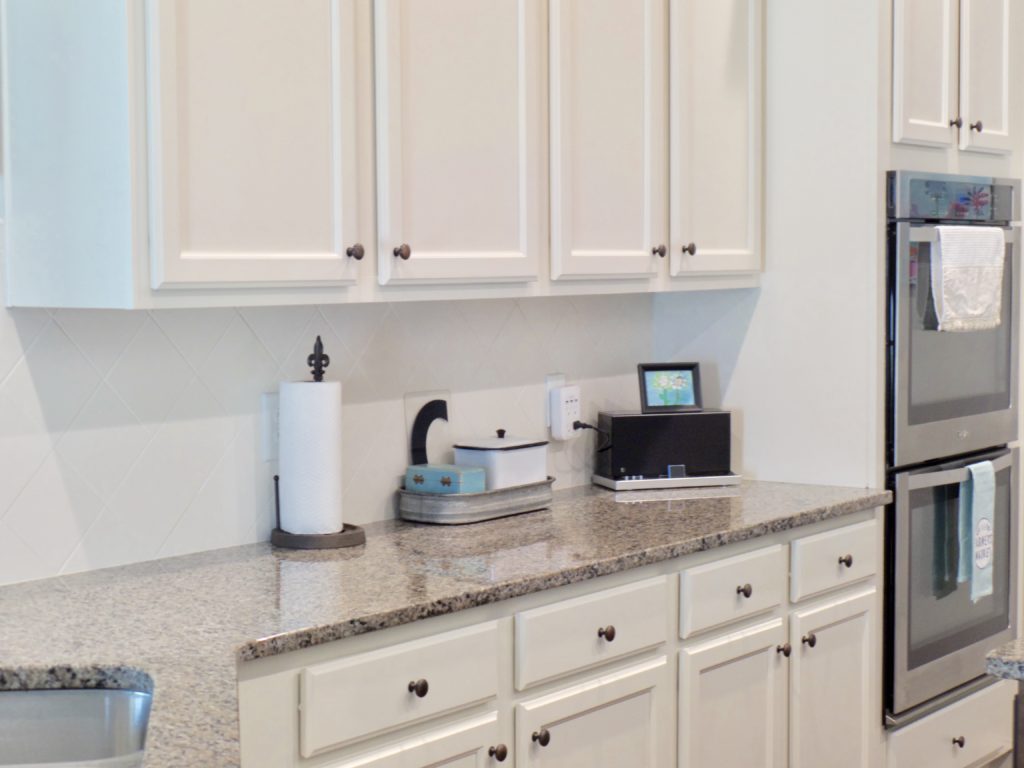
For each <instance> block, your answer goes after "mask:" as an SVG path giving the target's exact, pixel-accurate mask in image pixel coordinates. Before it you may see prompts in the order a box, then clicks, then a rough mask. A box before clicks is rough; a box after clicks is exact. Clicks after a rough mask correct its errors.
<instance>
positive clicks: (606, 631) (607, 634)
mask: <svg viewBox="0 0 1024 768" xmlns="http://www.w3.org/2000/svg"><path fill="white" fill-rule="evenodd" d="M597 636H598V637H603V638H604V639H605V640H607V641H608V642H609V643H610V642H613V641H614V640H615V627H614V626H613V625H611V624H609V625H608V626H607V627H601V628H600V629H599V630H597Z"/></svg>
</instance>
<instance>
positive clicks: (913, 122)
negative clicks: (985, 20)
mask: <svg viewBox="0 0 1024 768" xmlns="http://www.w3.org/2000/svg"><path fill="white" fill-rule="evenodd" d="M957 2H958V0H895V2H894V3H893V62H892V140H893V141H895V142H899V143H902V144H923V145H925V146H932V147H952V146H953V144H954V142H955V140H956V128H955V127H954V125H953V121H955V120H956V119H957V116H958V115H959V112H958V109H959V107H958V106H957V102H956V94H957V30H958V27H959V21H958V19H957Z"/></svg>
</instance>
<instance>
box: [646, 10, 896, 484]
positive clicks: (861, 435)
mask: <svg viewBox="0 0 1024 768" xmlns="http://www.w3.org/2000/svg"><path fill="white" fill-rule="evenodd" d="M879 5H881V4H879V3H818V2H787V3H768V4H767V15H766V23H767V30H766V56H767V60H766V65H765V69H766V73H767V80H766V97H765V103H766V106H767V109H766V115H765V123H766V158H767V166H766V169H765V170H766V174H765V175H766V179H767V182H766V188H765V201H766V202H765V204H766V210H765V219H766V232H765V238H766V242H765V251H766V262H765V274H764V276H763V278H762V283H761V288H760V289H758V290H755V291H743V292H735V293H733V294H730V293H720V294H707V295H702V296H673V295H667V296H659V297H658V298H657V299H656V300H655V341H654V349H655V356H656V357H658V358H662V359H666V358H672V359H694V360H713V361H716V362H715V363H714V364H713V365H712V364H709V363H705V364H704V368H705V376H706V378H707V380H708V382H709V385H710V386H708V387H707V389H706V391H707V393H708V394H707V395H706V396H705V400H706V401H708V402H710V400H709V396H710V397H717V398H718V401H717V402H720V403H721V404H723V405H724V406H725V407H727V408H732V409H734V410H735V413H736V415H735V416H734V433H735V439H734V442H735V443H736V446H735V448H734V452H735V453H736V455H737V459H738V461H737V462H735V465H736V466H737V467H738V468H740V469H742V471H743V472H744V473H745V474H747V475H749V476H751V477H756V478H761V479H773V480H789V481H794V482H806V483H831V484H837V485H853V486H867V485H877V484H878V483H880V482H881V481H882V477H881V471H882V470H881V464H882V461H883V455H882V452H881V450H882V443H881V441H882V434H881V430H882V424H881V410H880V409H881V399H880V398H881V394H882V392H881V381H880V378H878V373H879V366H880V365H881V349H882V345H881V338H882V337H881V334H882V328H883V325H882V316H881V313H882V311H883V310H882V306H883V305H882V303H881V297H882V282H881V281H882V263H883V255H884V254H883V253H882V252H881V249H880V244H881V240H882V238H881V232H882V229H881V228H882V222H881V218H880V215H881V210H880V209H881V200H882V199H883V198H882V196H881V190H882V177H881V172H880V171H879V170H878V167H879V166H878V149H877V147H878V143H877V141H876V136H877V133H878V131H877V126H878V121H879V119H880V116H879V109H880V104H879V99H878V90H877V85H876V82H875V79H874V75H875V69H876V66H875V64H874V62H875V61H876V60H877V57H878V56H879V54H880V50H879V46H880V44H881V42H880V35H879V14H880V13H882V9H881V8H879Z"/></svg>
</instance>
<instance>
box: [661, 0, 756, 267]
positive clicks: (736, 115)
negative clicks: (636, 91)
mask: <svg viewBox="0 0 1024 768" xmlns="http://www.w3.org/2000/svg"><path fill="white" fill-rule="evenodd" d="M762 14H763V0H679V2H673V3H671V5H670V9H669V51H670V54H669V55H670V59H671V65H670V69H669V90H670V98H669V104H670V118H669V173H670V177H671V181H670V187H671V192H670V196H669V197H670V201H671V204H670V223H671V225H670V228H671V238H670V240H671V248H670V250H671V260H670V264H671V274H672V275H673V276H680V275H687V274H691V273H716V272H733V271H756V270H759V269H760V268H761V196H762V183H761V182H762V154H763V153H762V146H763V140H762V135H763V134H762V122H763V120H762V117H763V114H762V94H763V76H762V65H761V61H762V59H761V56H762V53H761V51H762V37H763V25H762Z"/></svg>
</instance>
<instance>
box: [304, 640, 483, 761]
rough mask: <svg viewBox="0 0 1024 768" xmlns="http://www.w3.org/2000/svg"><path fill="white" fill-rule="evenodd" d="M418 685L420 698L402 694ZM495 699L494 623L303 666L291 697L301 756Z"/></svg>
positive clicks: (307, 755) (409, 692)
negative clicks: (296, 703)
mask: <svg viewBox="0 0 1024 768" xmlns="http://www.w3.org/2000/svg"><path fill="white" fill-rule="evenodd" d="M420 681H426V686H422V685H421V687H420V691H419V692H422V693H424V695H423V696H420V695H418V693H419V692H417V691H415V690H410V687H411V685H413V684H415V683H417V682H420ZM424 687H425V688H426V690H425V691H424V690H423V688H424ZM497 692H498V625H497V622H490V623H487V624H482V625H479V626H476V627H468V628H466V629H460V630H456V631H454V632H448V633H446V634H443V635H438V636H436V637H431V638H425V639H423V640H416V641H413V642H409V643H403V644H401V645H396V646H393V647H391V648H385V649H382V650H379V651H372V652H370V653H364V654H359V655H357V656H351V657H349V658H346V659H340V660H338V661H334V662H328V663H326V664H318V665H316V666H313V667H307V668H306V669H303V670H302V672H301V674H300V690H299V706H300V710H301V711H300V740H301V752H302V756H303V757H312V756H313V755H317V754H319V753H321V752H323V751H325V750H327V749H331V748H333V747H338V746H341V745H343V744H346V743H348V742H351V741H355V740H358V739H362V738H365V737H369V736H373V735H376V734H378V733H380V732H382V731H387V730H390V729H392V728H396V727H398V726H402V725H406V724H408V723H411V722H414V721H417V720H422V719H423V718H427V717H433V716H434V715H439V714H441V713H443V712H449V711H452V710H455V709H459V708H461V707H465V706H468V705H470V704H473V703H475V702H479V701H484V700H486V699H489V698H491V697H493V696H496V695H497Z"/></svg>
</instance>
